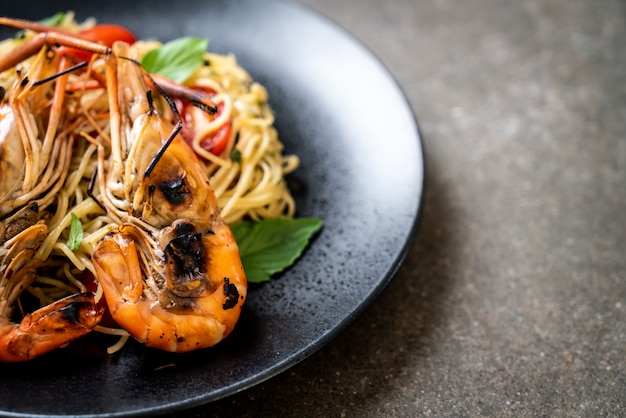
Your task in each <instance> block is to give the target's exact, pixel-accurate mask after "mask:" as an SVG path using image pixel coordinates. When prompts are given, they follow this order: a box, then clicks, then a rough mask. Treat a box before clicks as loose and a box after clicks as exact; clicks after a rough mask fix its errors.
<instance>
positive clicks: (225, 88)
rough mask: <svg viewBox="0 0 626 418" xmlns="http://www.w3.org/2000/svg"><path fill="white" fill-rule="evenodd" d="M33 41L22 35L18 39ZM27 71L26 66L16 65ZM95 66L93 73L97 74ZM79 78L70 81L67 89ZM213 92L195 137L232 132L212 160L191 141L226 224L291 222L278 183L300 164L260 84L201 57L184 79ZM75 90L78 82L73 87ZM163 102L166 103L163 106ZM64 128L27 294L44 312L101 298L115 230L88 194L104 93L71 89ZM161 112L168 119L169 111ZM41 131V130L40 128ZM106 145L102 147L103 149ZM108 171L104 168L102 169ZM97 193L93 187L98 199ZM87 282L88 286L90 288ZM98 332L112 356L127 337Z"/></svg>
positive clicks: (289, 203) (218, 59) (103, 122)
mask: <svg viewBox="0 0 626 418" xmlns="http://www.w3.org/2000/svg"><path fill="white" fill-rule="evenodd" d="M94 23H95V22H94V21H87V22H85V23H84V24H82V25H78V24H77V23H76V22H75V21H74V20H73V16H72V15H71V14H67V15H66V16H65V18H64V20H63V22H62V23H61V24H60V25H59V26H60V27H62V28H64V29H69V30H79V29H85V28H86V27H89V26H91V25H93V24H94ZM29 36H32V33H30V32H27V33H25V34H24V37H29ZM20 42H22V40H21V39H18V38H16V39H8V40H5V41H3V42H2V43H0V55H2V54H4V53H6V52H7V51H8V50H10V49H11V48H14V47H15V46H16V45H17V44H19V43H20ZM158 46H159V44H158V43H157V42H154V41H139V42H137V43H136V44H134V45H133V46H132V48H134V49H136V50H137V53H138V56H139V57H141V56H142V55H143V54H145V52H147V51H148V50H150V49H153V48H155V47H158ZM21 65H22V66H27V65H28V62H25V63H23V64H21ZM98 65H101V63H100V64H98V62H96V63H94V64H93V70H94V71H98ZM78 77H80V75H72V76H71V77H70V79H69V83H68V85H69V86H72V83H73V82H75V81H77V80H78ZM15 80H16V73H15V71H12V70H10V71H6V72H5V73H3V74H1V75H0V85H1V86H3V87H4V88H5V89H6V91H7V92H10V89H11V86H12V84H13V83H14V82H15ZM188 82H189V83H193V85H196V86H202V87H205V88H208V89H210V90H211V91H214V92H215V96H213V97H212V100H213V101H214V102H215V103H216V104H218V105H220V106H221V107H222V111H221V113H220V115H219V116H218V117H217V118H216V119H215V120H213V121H212V122H211V123H209V124H207V125H206V126H205V128H204V132H203V133H201V134H198V135H197V136H196V137H197V138H196V139H198V138H200V137H201V136H204V135H206V134H209V133H211V132H214V131H216V130H218V129H220V127H221V126H222V125H223V124H224V121H225V120H226V121H227V120H230V124H231V125H230V126H231V129H230V133H229V138H228V142H227V145H226V147H225V149H224V150H223V151H222V152H221V153H220V154H219V155H214V154H212V153H210V152H208V151H206V150H204V149H203V148H202V147H201V146H200V141H199V140H195V141H194V144H193V148H194V150H195V151H196V153H197V154H198V155H200V156H201V157H202V159H203V161H204V165H205V168H206V172H207V173H208V175H209V178H210V181H211V185H212V187H213V189H214V191H215V194H216V196H217V198H218V204H219V206H220V208H221V214H222V217H223V218H224V220H225V221H226V222H227V223H229V224H234V223H237V222H240V221H241V220H245V219H251V220H258V219H263V218H273V217H292V216H293V215H294V211H295V205H294V201H293V198H292V197H291V195H290V192H289V190H288V188H287V185H286V183H285V180H284V176H285V174H287V173H289V172H290V171H292V170H294V169H295V168H296V167H297V165H298V159H297V157H296V156H284V155H283V146H282V144H281V142H280V141H279V139H278V136H277V133H276V130H275V129H274V127H273V122H274V117H273V114H272V112H271V109H270V108H269V106H268V104H267V92H266V90H265V89H264V88H263V86H261V85H260V84H258V83H256V82H254V81H252V79H251V78H250V76H249V75H248V73H247V72H246V71H245V70H244V69H243V68H241V67H240V66H239V65H238V64H237V62H236V60H235V57H234V56H231V55H229V56H224V55H218V54H214V53H206V55H205V63H204V64H203V65H202V66H201V67H200V68H199V69H198V70H197V71H196V72H195V74H194V75H193V76H192V77H191V78H190V79H189V80H188ZM75 84H78V83H75ZM163 103H165V101H163ZM64 105H65V106H66V108H67V121H66V123H65V125H64V126H65V127H66V128H64V129H67V127H68V126H69V127H70V128H71V129H69V130H67V135H66V136H65V137H64V138H63V139H64V140H70V141H73V153H72V159H71V162H70V167H69V171H68V175H67V177H66V179H65V182H64V184H63V187H62V189H61V191H60V192H59V193H58V195H57V197H56V201H55V202H54V203H53V204H52V205H51V206H50V207H48V208H44V210H46V211H48V212H50V217H49V219H48V220H47V221H46V223H47V225H48V227H49V235H48V236H47V238H46V239H45V241H44V242H43V244H42V245H41V248H40V249H39V251H38V253H37V255H36V257H38V258H40V259H42V260H46V261H45V263H44V265H43V266H42V267H41V268H40V269H39V270H38V274H39V275H38V278H37V280H36V281H35V283H34V284H32V285H31V286H30V287H29V289H28V290H29V292H30V293H31V294H32V295H34V296H35V297H36V298H38V299H39V303H40V304H41V305H42V306H44V305H47V304H49V303H51V302H52V301H54V300H57V299H59V298H61V297H63V296H66V295H69V294H73V293H76V292H78V291H85V290H88V289H90V290H95V291H96V295H97V296H96V299H97V300H99V299H100V298H101V296H102V292H101V290H100V288H99V286H98V285H97V281H96V280H94V279H93V277H95V269H94V266H93V264H92V262H91V255H92V254H93V252H94V250H95V247H96V245H97V244H98V242H99V241H100V240H101V239H102V238H103V237H104V236H105V235H106V234H108V233H110V232H112V231H114V230H116V229H117V226H118V222H117V221H116V220H115V219H112V218H110V217H109V216H107V215H106V214H105V211H104V210H103V209H102V208H101V206H100V205H99V204H98V203H97V202H96V201H94V199H92V198H91V197H90V196H89V195H88V187H89V183H90V179H91V177H92V175H93V173H94V172H95V171H96V170H97V164H98V162H97V157H98V149H99V146H100V147H101V149H103V150H104V152H105V154H106V153H108V151H109V150H108V149H107V144H109V143H110V140H109V138H108V131H109V127H108V120H109V119H108V117H109V114H108V112H109V110H108V106H107V96H106V89H105V88H104V86H101V87H100V88H95V89H84V88H83V89H80V88H77V89H76V90H75V91H73V92H72V93H71V94H68V95H67V98H66V100H65V104H64ZM160 110H161V112H162V113H163V114H165V115H167V117H170V118H172V117H173V116H172V114H171V113H168V112H169V110H168V109H167V106H161V109H160ZM44 126H45V125H44ZM103 144H104V145H105V146H104V147H102V145H103ZM105 167H108V163H105ZM100 193H101V190H99V189H98V187H95V189H94V190H93V195H94V196H95V198H96V199H97V198H98V196H99V194H100ZM72 214H74V215H75V216H76V217H78V219H79V220H80V222H81V224H82V228H83V237H82V241H81V244H80V247H79V248H78V249H77V250H72V249H70V248H69V247H68V245H67V240H68V237H69V229H70V224H71V221H72ZM90 283H91V285H90ZM96 330H98V331H101V332H104V333H110V334H116V335H121V336H123V337H122V339H121V340H120V343H118V344H117V345H116V347H113V348H112V349H113V350H115V349H117V348H119V347H118V346H119V345H121V344H123V342H124V341H125V339H126V338H127V334H126V333H125V331H123V330H120V329H116V328H106V327H104V326H98V327H97V328H96Z"/></svg>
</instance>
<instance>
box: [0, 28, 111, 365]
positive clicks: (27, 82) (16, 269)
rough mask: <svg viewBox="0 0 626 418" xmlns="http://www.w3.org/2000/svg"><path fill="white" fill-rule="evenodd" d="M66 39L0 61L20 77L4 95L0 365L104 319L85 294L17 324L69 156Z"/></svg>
mask: <svg viewBox="0 0 626 418" xmlns="http://www.w3.org/2000/svg"><path fill="white" fill-rule="evenodd" d="M4 22H5V19H0V23H4ZM64 39H65V37H64V36H62V35H61V36H60V37H57V36H54V35H53V36H50V37H48V36H47V35H46V34H42V36H39V35H37V36H35V37H34V38H31V39H30V40H28V41H25V42H23V43H22V44H20V45H19V46H18V47H16V48H14V49H13V50H12V51H11V52H10V53H8V54H6V55H4V56H2V57H0V72H4V71H6V70H9V71H13V72H14V73H15V74H14V75H15V81H14V83H13V85H12V86H10V87H8V88H7V87H2V88H0V92H1V93H2V94H1V96H2V97H0V361H25V360H30V359H32V358H34V357H37V356H39V355H42V354H44V353H46V352H48V351H50V350H53V349H55V348H58V347H60V346H62V345H64V344H66V343H68V342H70V341H73V340H74V339H76V338H78V337H80V336H82V335H85V334H86V333H88V332H90V331H91V329H92V328H93V327H94V326H95V325H96V324H97V323H98V322H99V321H100V318H101V317H102V313H103V309H102V308H101V307H98V306H97V305H96V303H95V301H94V295H93V294H91V293H81V294H77V295H73V296H70V297H68V298H65V299H61V300H58V301H55V302H53V303H52V304H50V305H47V306H44V307H43V308H40V309H39V310H37V311H35V312H33V313H31V314H26V315H25V316H24V317H23V318H22V319H21V322H20V323H15V322H13V321H12V319H13V315H12V314H13V309H14V305H15V304H16V302H17V299H18V298H19V296H20V295H21V293H22V292H23V291H24V289H26V288H27V287H28V286H29V285H30V284H32V283H33V281H34V280H35V278H36V269H37V268H38V267H39V266H40V265H41V264H42V263H43V260H41V259H38V258H37V257H36V256H35V255H36V253H37V250H38V249H39V248H40V246H41V243H42V241H43V240H44V239H45V237H46V236H47V235H48V227H47V225H46V217H47V216H46V212H47V210H46V209H47V207H48V206H49V205H50V204H51V203H52V202H53V201H54V199H55V195H56V193H57V192H58V190H59V188H60V187H61V185H62V183H63V181H64V179H65V177H66V175H67V169H68V165H69V160H70V156H71V150H72V143H71V140H70V139H69V138H68V137H67V136H66V135H65V134H64V133H63V124H64V118H63V110H64V107H63V101H64V98H65V83H66V81H67V80H66V75H65V74H64V70H65V69H67V68H69V66H68V63H67V61H65V60H64V58H63V57H60V56H59V55H58V54H56V53H55V51H54V49H53V44H55V43H56V42H58V41H60V40H64ZM69 42H70V44H71V45H76V43H75V42H74V41H71V40H70V41H69ZM79 43H82V41H79ZM90 48H91V46H90ZM93 48H94V49H96V50H99V51H102V52H106V49H102V48H101V46H99V45H93ZM30 57H33V58H32V59H30V60H29V62H28V63H22V61H24V60H26V59H27V58H30ZM18 64H20V65H21V66H22V67H23V68H22V70H20V71H18V70H16V69H15V68H14V67H15V66H16V65H18ZM50 98H51V99H50Z"/></svg>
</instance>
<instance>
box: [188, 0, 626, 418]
mask: <svg viewBox="0 0 626 418" xmlns="http://www.w3.org/2000/svg"><path fill="white" fill-rule="evenodd" d="M304 3H306V4H308V5H310V6H312V7H313V8H314V9H316V10H318V11H320V12H321V13H323V14H325V15H327V16H329V17H330V18H331V19H333V20H335V21H336V22H338V23H339V24H341V25H343V26H344V27H346V28H347V29H348V30H349V31H350V32H352V33H353V34H355V35H356V36H357V37H358V38H359V39H360V40H362V41H363V42H364V43H365V44H366V45H367V46H368V47H369V48H371V49H372V50H373V51H374V53H375V54H376V55H378V57H379V58H380V59H381V60H382V61H383V63H384V64H385V65H386V66H387V67H388V68H389V69H390V71H391V73H392V74H393V75H394V76H395V77H396V78H397V80H398V82H399V84H400V85H401V86H402V87H403V89H404V90H405V92H406V94H407V96H408V99H409V101H410V103H411V105H412V106H413V109H414V110H415V113H416V115H417V117H418V119H419V121H420V124H421V129H422V134H423V136H424V142H425V148H426V158H427V195H426V201H425V207H424V215H423V218H422V223H421V228H420V231H419V233H418V235H417V238H416V241H415V243H414V245H413V247H412V249H411V251H410V253H409V256H408V258H407V260H406V261H405V263H404V264H403V266H402V267H401V269H400V271H399V272H398V274H397V276H396V277H395V279H394V280H393V281H392V282H391V284H390V285H389V286H388V287H387V289H386V290H385V292H384V293H383V294H382V296H381V297H380V298H379V299H378V300H377V301H376V302H375V303H374V304H373V306H372V307H371V308H370V309H369V310H368V311H367V312H366V313H365V314H364V315H363V316H362V317H361V318H360V319H359V320H358V321H357V322H356V323H355V324H354V325H353V326H351V327H350V328H349V329H348V330H347V331H346V332H345V333H343V334H342V335H341V336H340V337H339V338H337V339H336V340H335V341H334V342H333V343H331V344H330V345H329V346H327V347H326V348H324V349H323V350H321V351H320V352H319V353H317V354H315V355H314V356H312V357H311V358H309V359H307V360H306V361H304V362H303V363H301V364H300V365H298V366H297V367H295V368H293V369H290V370H288V371H287V372H285V373H284V374H282V375H280V376H278V377H276V378H274V379H271V380H269V381H268V382H266V383H264V384H262V385H260V386H257V387H255V388H252V389H250V390H248V391H245V392H243V393H241V394H238V395H235V396H232V397H230V398H227V399H224V400H222V401H219V402H217V403H214V404H211V405H208V406H206V407H202V408H198V409H195V410H193V411H192V412H193V413H192V416H196V417H200V416H219V417H226V416H233V415H236V416H246V417H253V416H293V417H296V416H316V417H327V416H332V417H342V416H343V417H364V416H398V417H407V416H480V415H485V416H494V417H495V416H531V415H532V416H534V415H537V416H566V415H567V416H623V415H625V414H626V360H625V359H626V286H625V284H624V280H625V276H626V255H625V254H626V225H625V223H624V217H625V214H626V193H625V188H626V187H625V186H626V70H625V69H626V48H625V45H626V3H624V2H623V1H619V0H604V1H600V2H597V1H591V0H587V1H583V0H527V1H515V2H514V1H500V0H466V1H462V2H459V1H452V0H437V1H435V0H433V1H425V0H419V1H416V0H405V1H401V0H395V1H388V2H380V1H377V0H369V1H361V2H358V3H357V2H352V1H349V0H306V1H304ZM177 416H180V417H182V416H183V414H180V415H177ZM185 416H187V415H185Z"/></svg>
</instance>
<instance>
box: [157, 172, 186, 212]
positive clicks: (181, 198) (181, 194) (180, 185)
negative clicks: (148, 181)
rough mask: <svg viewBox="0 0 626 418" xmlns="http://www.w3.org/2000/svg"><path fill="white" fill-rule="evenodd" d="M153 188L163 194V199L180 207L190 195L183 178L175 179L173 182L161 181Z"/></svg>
mask: <svg viewBox="0 0 626 418" xmlns="http://www.w3.org/2000/svg"><path fill="white" fill-rule="evenodd" d="M155 186H156V187H157V188H158V189H159V190H160V191H161V193H163V196H164V197H165V199H166V200H167V201H168V202H170V203H171V204H173V205H181V204H183V203H185V201H186V200H187V197H188V196H189V195H190V193H189V190H188V189H187V187H186V184H185V179H184V177H182V176H181V177H177V178H175V179H173V180H163V181H161V182H158V183H156V184H155Z"/></svg>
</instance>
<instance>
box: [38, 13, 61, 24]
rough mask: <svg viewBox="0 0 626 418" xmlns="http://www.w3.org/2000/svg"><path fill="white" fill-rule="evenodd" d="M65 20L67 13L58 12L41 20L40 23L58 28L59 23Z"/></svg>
mask: <svg viewBox="0 0 626 418" xmlns="http://www.w3.org/2000/svg"><path fill="white" fill-rule="evenodd" d="M64 18H65V13H63V12H58V13H57V14H55V15H52V16H49V17H46V18H44V19H41V20H40V21H39V23H43V24H44V25H48V26H56V25H58V24H59V23H61V22H62V21H63V19H64Z"/></svg>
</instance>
